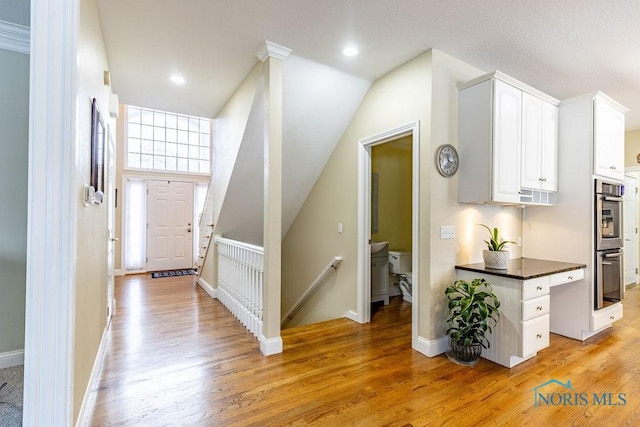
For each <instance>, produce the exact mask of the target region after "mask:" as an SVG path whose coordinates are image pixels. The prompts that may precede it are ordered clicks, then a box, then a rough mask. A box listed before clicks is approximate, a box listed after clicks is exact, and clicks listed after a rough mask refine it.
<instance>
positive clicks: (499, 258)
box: [482, 249, 509, 270]
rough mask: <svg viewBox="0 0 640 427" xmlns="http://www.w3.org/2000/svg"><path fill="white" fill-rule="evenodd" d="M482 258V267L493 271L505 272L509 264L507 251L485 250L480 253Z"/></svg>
mask: <svg viewBox="0 0 640 427" xmlns="http://www.w3.org/2000/svg"><path fill="white" fill-rule="evenodd" d="M482 257H483V258H484V266H485V267H486V268H491V269H494V270H506V269H507V264H509V251H490V250H489V249H485V250H483V251H482Z"/></svg>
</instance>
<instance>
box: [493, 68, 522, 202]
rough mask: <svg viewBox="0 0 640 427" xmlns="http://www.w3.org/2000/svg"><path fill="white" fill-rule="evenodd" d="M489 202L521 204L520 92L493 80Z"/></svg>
mask: <svg viewBox="0 0 640 427" xmlns="http://www.w3.org/2000/svg"><path fill="white" fill-rule="evenodd" d="M493 99H494V106H493V108H494V114H493V130H494V135H493V138H494V139H493V185H492V187H493V192H492V193H493V194H492V199H491V200H492V201H496V202H503V203H518V202H519V201H520V194H519V193H520V147H521V138H522V112H521V108H520V105H521V104H522V91H521V90H520V89H516V88H515V87H513V86H511V85H508V84H507V83H504V82H502V81H500V80H494V96H493Z"/></svg>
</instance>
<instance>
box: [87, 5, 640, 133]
mask: <svg viewBox="0 0 640 427" xmlns="http://www.w3.org/2000/svg"><path fill="white" fill-rule="evenodd" d="M98 3H99V5H100V16H101V23H102V28H103V33H104V39H105V44H106V49H107V53H108V57H109V64H110V67H111V75H112V81H113V89H114V91H115V92H116V93H117V94H118V95H119V97H120V100H121V102H124V103H130V104H136V105H143V106H149V107H155V108H162V109H168V110H174V111H180V112H185V113H192V114H198V115H202V116H208V117H214V116H215V115H216V113H217V112H218V111H219V110H220V108H221V107H222V105H223V104H224V102H225V101H226V100H227V99H228V98H229V97H230V95H231V94H232V93H233V91H234V90H235V89H236V88H237V87H238V85H239V83H240V82H241V81H242V80H243V78H244V77H245V76H246V75H247V74H248V73H249V71H250V70H251V68H252V66H253V65H254V64H255V62H256V60H257V59H256V57H255V54H256V53H257V52H258V50H259V49H260V48H261V47H262V45H263V43H264V41H265V40H269V41H271V42H274V43H277V44H280V45H283V46H286V47H288V48H291V49H293V52H294V54H295V55H297V56H300V57H302V58H306V59H308V60H311V61H314V62H317V63H320V64H323V65H326V66H329V67H331V68H334V69H337V70H340V71H342V72H346V73H349V74H352V75H354V76H356V77H359V78H362V79H366V80H368V81H372V80H375V79H376V78H378V77H380V76H382V75H384V74H385V73H387V72H389V71H390V70H392V69H394V68H396V67H397V66H399V65H400V64H402V63H404V62H406V61H407V60H409V59H411V58H413V57H415V56H416V55H418V54H419V53H421V52H423V51H425V50H428V49H430V48H436V49H439V50H441V51H443V52H445V53H448V54H450V55H453V56H454V57H457V58H458V59H461V60H463V61H465V62H467V63H469V64H471V65H474V66H476V67H478V68H480V69H484V70H486V71H487V72H489V71H493V70H496V69H498V70H500V71H503V72H505V73H507V74H509V75H511V76H513V77H514V78H516V79H519V80H521V81H523V82H525V83H527V84H529V85H531V86H533V87H535V88H537V89H540V90H542V91H543V92H546V93H548V94H550V95H552V96H554V97H556V98H560V99H566V98H570V97H573V96H578V95H582V94H585V93H588V92H593V91H595V90H601V91H603V92H605V93H606V94H607V95H609V96H611V97H612V98H614V99H616V100H617V101H618V102H620V103H622V104H623V105H625V106H626V107H628V108H629V109H630V110H631V111H630V112H629V113H628V115H627V130H634V129H640V96H638V95H639V94H640V54H638V52H640V25H638V22H640V3H639V2H636V1H615V2H603V1H602V0H562V1H557V0H538V1H535V2H532V1H530V0H513V1H505V0H500V1H499V0H483V1H477V0H458V1H442V0H396V1H389V0H323V1H316V0H269V1H264V0H189V1H187V2H185V1H177V0H173V1H172V0H136V1H135V2H132V1H130V0H98ZM347 43H354V44H356V45H357V46H358V47H359V49H360V55H359V56H357V57H352V58H347V57H343V56H342V55H341V53H340V50H341V49H342V47H343V46H344V45H345V44H347ZM174 72H180V73H182V74H183V75H184V76H185V78H186V79H187V83H186V84H185V85H184V86H182V87H175V86H173V85H172V84H171V83H170V82H169V80H168V78H169V75H170V74H171V73H174Z"/></svg>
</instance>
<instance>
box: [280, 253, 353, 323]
mask: <svg viewBox="0 0 640 427" xmlns="http://www.w3.org/2000/svg"><path fill="white" fill-rule="evenodd" d="M341 262H342V257H340V256H335V257H333V259H332V260H331V261H330V262H329V264H327V265H326V266H325V267H324V268H323V269H322V271H321V272H320V274H319V275H318V277H316V278H315V280H314V281H313V282H311V284H310V285H309V287H308V288H307V290H305V291H304V292H303V293H302V295H301V296H300V298H298V300H297V301H296V302H295V304H293V306H292V307H291V308H290V309H289V311H287V314H285V315H284V317H283V318H282V320H281V321H280V326H283V325H284V324H285V323H286V322H287V320H291V318H292V317H293V315H294V313H295V312H296V311H298V309H299V308H300V306H301V305H302V304H303V303H304V302H305V301H306V300H307V298H309V295H311V294H312V293H313V291H315V290H316V288H317V287H318V286H319V285H320V284H321V283H322V282H323V281H324V279H325V278H326V277H327V275H328V274H329V272H330V271H331V269H332V268H333V269H334V270H337V269H338V266H339V265H340V263H341Z"/></svg>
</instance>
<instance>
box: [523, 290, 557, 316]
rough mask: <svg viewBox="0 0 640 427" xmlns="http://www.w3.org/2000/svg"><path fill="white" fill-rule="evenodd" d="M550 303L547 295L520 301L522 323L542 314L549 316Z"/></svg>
mask: <svg viewBox="0 0 640 427" xmlns="http://www.w3.org/2000/svg"><path fill="white" fill-rule="evenodd" d="M550 301H551V299H550V297H549V295H545V296H542V297H538V298H534V299H530V300H527V301H522V321H523V322H526V321H527V320H531V319H535V318H536V317H539V316H542V315H544V314H549V305H550Z"/></svg>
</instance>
